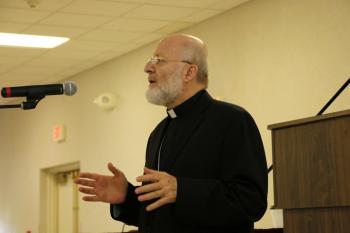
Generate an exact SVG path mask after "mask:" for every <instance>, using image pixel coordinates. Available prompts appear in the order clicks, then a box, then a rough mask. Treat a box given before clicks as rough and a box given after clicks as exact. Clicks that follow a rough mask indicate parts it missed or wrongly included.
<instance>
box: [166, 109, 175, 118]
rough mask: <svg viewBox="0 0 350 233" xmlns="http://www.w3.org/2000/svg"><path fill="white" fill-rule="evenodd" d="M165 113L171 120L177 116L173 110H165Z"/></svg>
mask: <svg viewBox="0 0 350 233" xmlns="http://www.w3.org/2000/svg"><path fill="white" fill-rule="evenodd" d="M167 112H168V115H169V116H170V117H171V118H173V119H174V118H176V117H177V115H176V113H175V111H174V109H169V110H167Z"/></svg>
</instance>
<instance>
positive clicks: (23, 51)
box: [0, 46, 48, 58]
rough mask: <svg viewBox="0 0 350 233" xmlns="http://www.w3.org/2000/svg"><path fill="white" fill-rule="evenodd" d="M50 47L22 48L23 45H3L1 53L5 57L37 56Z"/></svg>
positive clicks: (0, 49)
mask: <svg viewBox="0 0 350 233" xmlns="http://www.w3.org/2000/svg"><path fill="white" fill-rule="evenodd" d="M46 51H48V49H37V48H22V47H1V46H0V54H1V56H4V57H7V58H8V57H37V56H39V55H40V54H43V53H45V52H46Z"/></svg>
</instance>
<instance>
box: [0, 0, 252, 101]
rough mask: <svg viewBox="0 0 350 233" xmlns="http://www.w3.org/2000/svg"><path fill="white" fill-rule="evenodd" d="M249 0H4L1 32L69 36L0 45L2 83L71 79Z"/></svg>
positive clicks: (0, 8) (0, 11)
mask: <svg viewBox="0 0 350 233" xmlns="http://www.w3.org/2000/svg"><path fill="white" fill-rule="evenodd" d="M27 1H28V0H27ZM29 1H30V0H29ZM31 1H34V0H31ZM35 1H38V0H35ZM246 1H248V0H40V2H39V4H38V5H37V7H35V8H30V7H29V6H28V4H27V2H26V0H0V32H9V33H25V34H35V35H52V36H63V37H69V38H71V40H70V41H69V42H68V43H65V44H63V45H61V46H59V47H57V48H54V49H29V48H15V47H1V46H0V87H4V86H16V85H32V84H43V83H55V82H57V81H59V80H62V79H67V78H69V76H72V75H74V74H77V73H79V72H81V71H83V70H86V69H89V68H91V67H94V66H96V65H98V64H100V63H103V62H105V61H107V60H110V59H112V58H115V57H118V56H121V55H123V54H125V53H127V52H130V51H132V50H134V49H136V48H138V47H141V46H143V45H145V44H148V43H150V42H152V41H154V40H157V39H159V38H160V37H162V36H164V35H165V34H169V33H173V32H176V31H179V30H181V29H184V28H187V27H189V26H191V25H194V24H196V23H198V22H201V21H203V20H205V19H208V18H210V17H212V16H215V15H217V14H220V13H222V12H224V11H227V10H229V9H231V8H233V7H235V6H237V5H239V4H241V3H243V2H246ZM0 101H1V99H0Z"/></svg>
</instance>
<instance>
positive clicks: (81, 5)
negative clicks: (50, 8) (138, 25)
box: [61, 0, 137, 16]
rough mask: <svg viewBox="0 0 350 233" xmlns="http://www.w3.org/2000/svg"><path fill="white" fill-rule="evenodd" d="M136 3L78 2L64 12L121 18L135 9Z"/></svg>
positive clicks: (78, 0)
mask: <svg viewBox="0 0 350 233" xmlns="http://www.w3.org/2000/svg"><path fill="white" fill-rule="evenodd" d="M136 6H137V4H135V3H126V2H124V3H122V2H110V1H97V0H76V1H73V2H72V3H71V4H69V5H68V6H67V7H65V8H63V9H62V10H61V11H62V12H67V13H78V14H90V15H102V16H120V15H122V14H124V13H126V12H128V11H130V10H131V9H133V8H135V7H136Z"/></svg>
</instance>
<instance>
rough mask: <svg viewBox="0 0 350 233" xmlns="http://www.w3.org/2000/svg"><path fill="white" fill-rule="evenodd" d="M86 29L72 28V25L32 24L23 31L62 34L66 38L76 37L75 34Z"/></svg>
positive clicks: (51, 34)
mask: <svg viewBox="0 0 350 233" xmlns="http://www.w3.org/2000/svg"><path fill="white" fill-rule="evenodd" d="M87 30H88V29H84V28H73V27H59V26H46V25H34V26H31V27H29V28H27V29H26V30H24V31H23V33H26V34H33V35H45V36H62V37H68V38H76V37H77V36H79V35H81V34H83V33H85V32H86V31H87Z"/></svg>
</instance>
